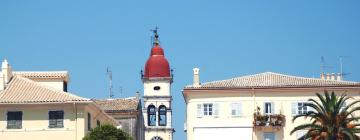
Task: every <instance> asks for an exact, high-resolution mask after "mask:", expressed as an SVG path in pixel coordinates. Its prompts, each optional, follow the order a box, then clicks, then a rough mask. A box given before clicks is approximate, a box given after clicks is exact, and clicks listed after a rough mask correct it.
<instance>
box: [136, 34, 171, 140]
mask: <svg viewBox="0 0 360 140" xmlns="http://www.w3.org/2000/svg"><path fill="white" fill-rule="evenodd" d="M141 78H142V82H143V84H144V96H143V100H144V104H143V106H144V108H143V116H144V127H145V128H144V129H145V130H144V131H145V132H144V133H145V134H144V136H145V140H172V137H173V133H174V132H175V130H174V128H173V127H172V120H171V119H172V106H171V102H172V96H171V93H170V91H171V90H170V89H171V84H172V82H173V75H172V70H170V65H169V62H168V61H167V59H166V58H165V55H164V49H163V48H161V47H160V43H159V35H158V32H157V29H155V30H154V42H153V47H152V48H151V53H150V57H149V58H148V60H147V62H146V64H145V71H144V72H143V71H142V72H141Z"/></svg>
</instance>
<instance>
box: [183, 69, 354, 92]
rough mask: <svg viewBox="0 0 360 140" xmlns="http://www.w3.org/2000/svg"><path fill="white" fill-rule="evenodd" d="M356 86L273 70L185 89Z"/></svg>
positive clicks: (345, 82)
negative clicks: (274, 71)
mask: <svg viewBox="0 0 360 140" xmlns="http://www.w3.org/2000/svg"><path fill="white" fill-rule="evenodd" d="M334 86H358V87H360V83H359V82H352V81H336V80H325V79H320V78H306V77H298V76H291V75H284V74H279V73H273V72H265V73H259V74H255V75H248V76H241V77H236V78H232V79H226V80H220V81H212V82H206V83H203V84H202V85H201V86H200V87H193V86H192V85H188V86H186V87H185V89H196V88H273V87H334Z"/></svg>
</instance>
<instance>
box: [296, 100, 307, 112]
mask: <svg viewBox="0 0 360 140" xmlns="http://www.w3.org/2000/svg"><path fill="white" fill-rule="evenodd" d="M305 104H306V103H304V102H300V103H298V105H297V108H298V111H297V112H298V113H297V114H306V113H307V112H308V107H307V106H305Z"/></svg>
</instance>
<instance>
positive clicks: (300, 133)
mask: <svg viewBox="0 0 360 140" xmlns="http://www.w3.org/2000/svg"><path fill="white" fill-rule="evenodd" d="M306 133H307V130H299V131H297V132H296V139H300V138H301V137H302V136H304V135H306ZM304 140H305V139H304Z"/></svg>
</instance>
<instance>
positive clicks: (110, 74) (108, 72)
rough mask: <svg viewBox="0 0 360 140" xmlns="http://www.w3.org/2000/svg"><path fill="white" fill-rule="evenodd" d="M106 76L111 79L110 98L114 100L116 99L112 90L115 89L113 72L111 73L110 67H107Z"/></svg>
mask: <svg viewBox="0 0 360 140" xmlns="http://www.w3.org/2000/svg"><path fill="white" fill-rule="evenodd" d="M106 74H107V76H108V78H109V98H110V99H111V98H113V97H114V94H113V91H112V88H113V85H112V71H111V68H110V67H107V68H106Z"/></svg>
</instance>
